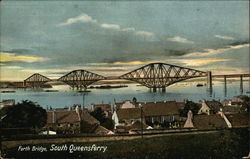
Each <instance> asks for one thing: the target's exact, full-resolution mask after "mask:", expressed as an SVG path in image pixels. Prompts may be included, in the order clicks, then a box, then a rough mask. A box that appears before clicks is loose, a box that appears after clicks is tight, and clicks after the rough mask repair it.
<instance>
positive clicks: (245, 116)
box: [226, 113, 250, 128]
mask: <svg viewBox="0 0 250 159" xmlns="http://www.w3.org/2000/svg"><path fill="white" fill-rule="evenodd" d="M226 117H227V118H228V120H229V121H230V123H231V124H232V127H233V128H239V127H250V117H249V113H239V114H226Z"/></svg>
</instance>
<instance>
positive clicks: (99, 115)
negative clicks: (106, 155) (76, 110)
mask: <svg viewBox="0 0 250 159" xmlns="http://www.w3.org/2000/svg"><path fill="white" fill-rule="evenodd" d="M90 115H92V116H93V117H95V118H96V119H97V120H98V121H99V122H100V124H101V126H103V127H105V128H107V129H109V130H113V128H114V122H113V120H112V119H109V118H106V117H105V113H104V111H103V110H102V109H101V108H97V109H96V110H94V111H93V112H91V113H90Z"/></svg>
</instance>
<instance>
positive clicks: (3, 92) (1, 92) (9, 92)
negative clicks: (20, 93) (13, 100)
mask: <svg viewBox="0 0 250 159" xmlns="http://www.w3.org/2000/svg"><path fill="white" fill-rule="evenodd" d="M1 93H16V91H1Z"/></svg>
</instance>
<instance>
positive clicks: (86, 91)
mask: <svg viewBox="0 0 250 159" xmlns="http://www.w3.org/2000/svg"><path fill="white" fill-rule="evenodd" d="M78 92H79V93H84V92H91V91H89V90H84V91H78Z"/></svg>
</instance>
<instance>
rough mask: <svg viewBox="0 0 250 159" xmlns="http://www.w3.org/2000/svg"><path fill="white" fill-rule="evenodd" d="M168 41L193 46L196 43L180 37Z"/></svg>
mask: <svg viewBox="0 0 250 159" xmlns="http://www.w3.org/2000/svg"><path fill="white" fill-rule="evenodd" d="M167 40H168V41H173V42H179V43H187V44H193V43H194V42H193V41H191V40H188V39H186V38H183V37H180V36H175V37H172V38H168V39H167Z"/></svg>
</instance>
